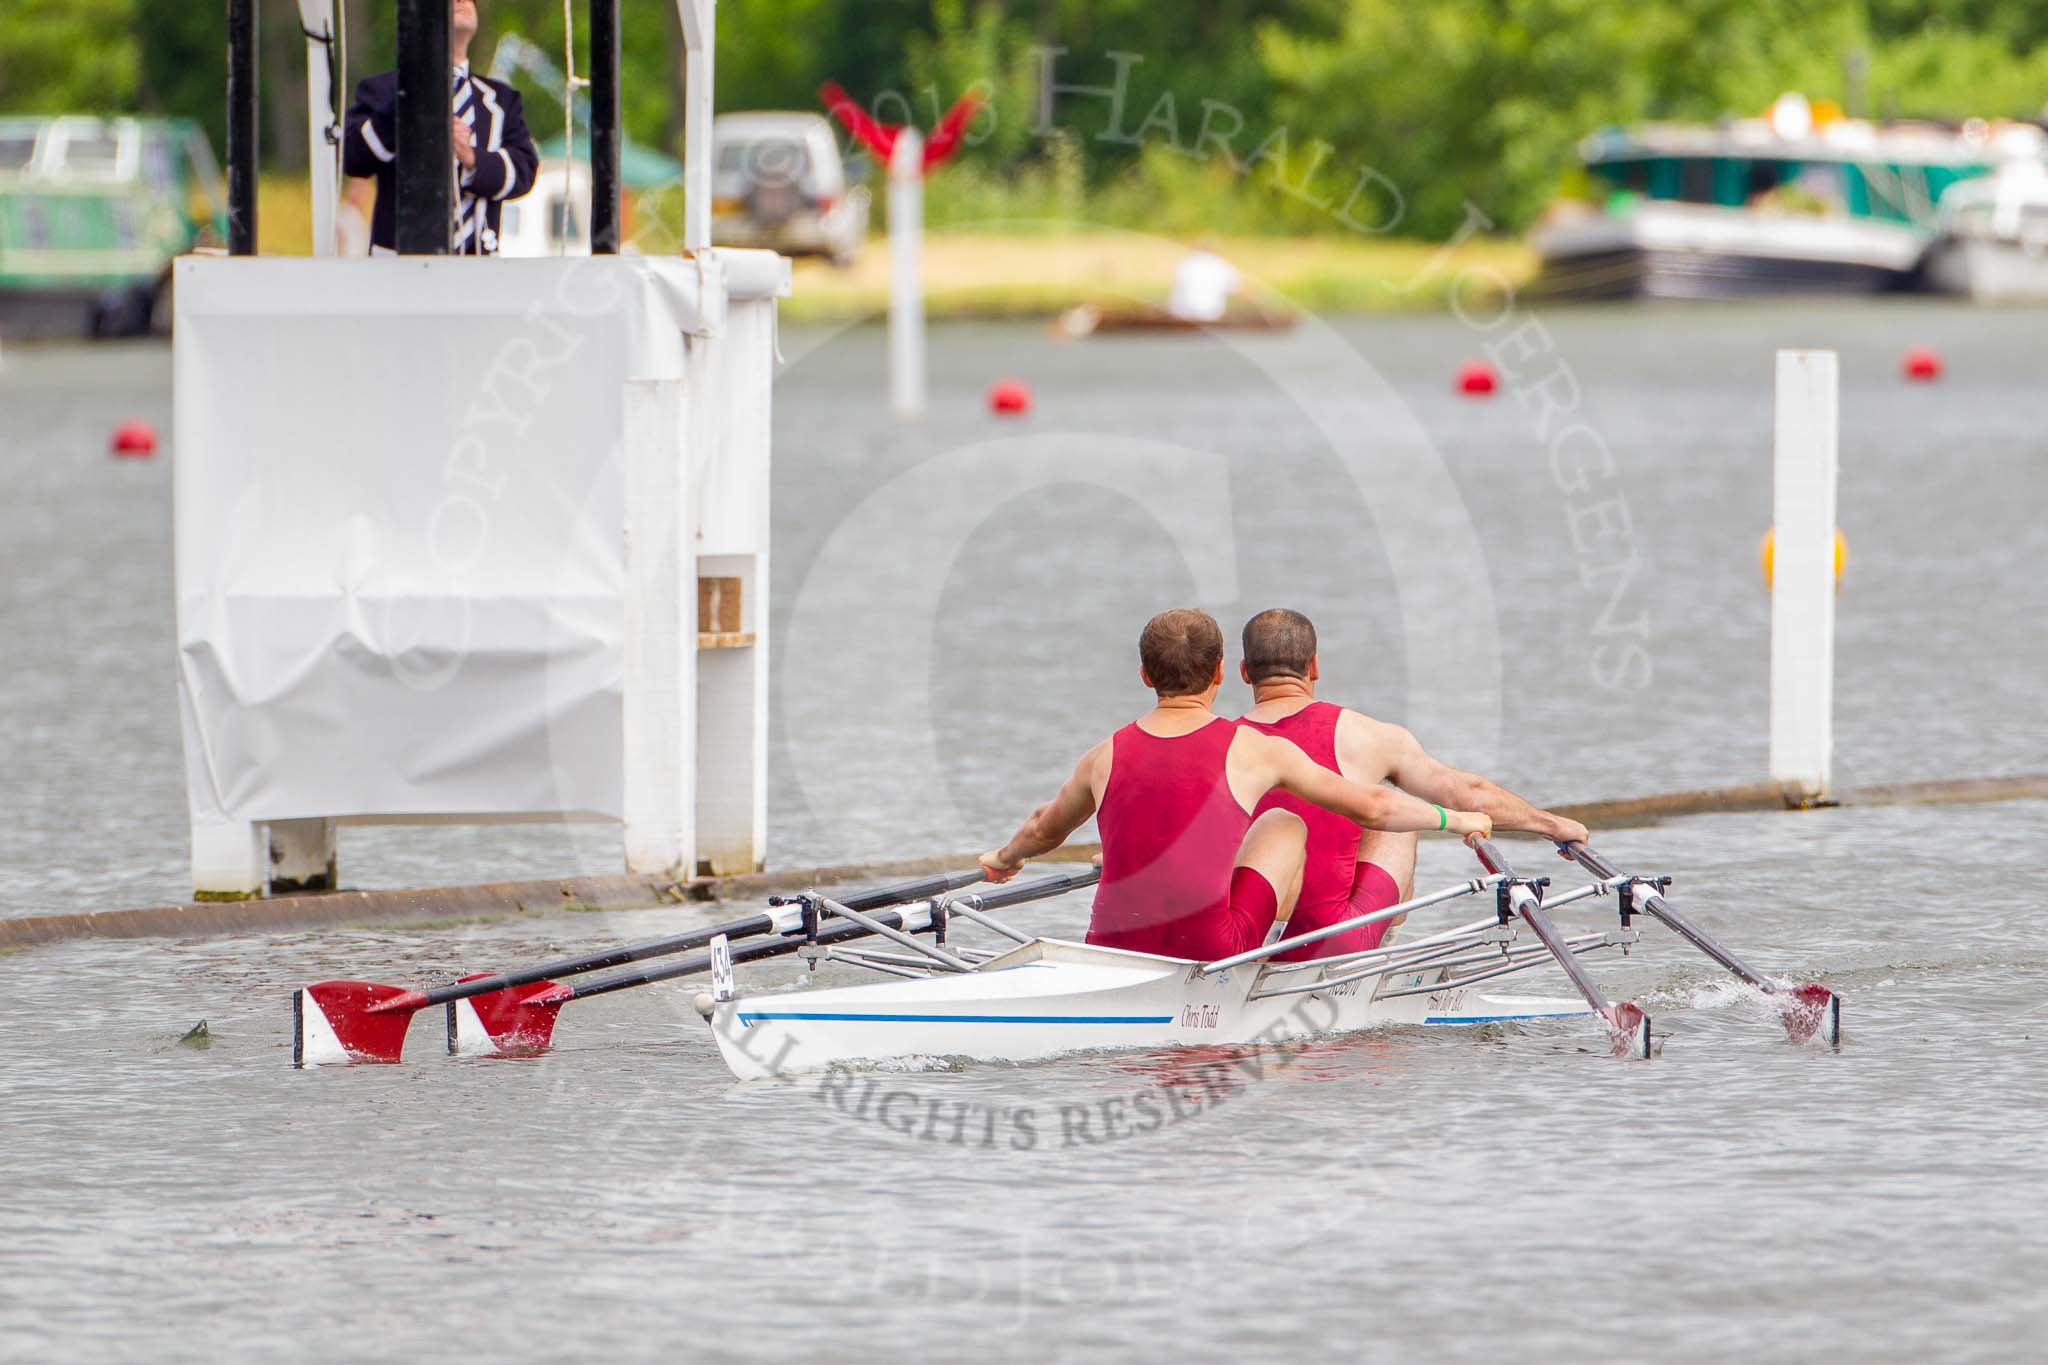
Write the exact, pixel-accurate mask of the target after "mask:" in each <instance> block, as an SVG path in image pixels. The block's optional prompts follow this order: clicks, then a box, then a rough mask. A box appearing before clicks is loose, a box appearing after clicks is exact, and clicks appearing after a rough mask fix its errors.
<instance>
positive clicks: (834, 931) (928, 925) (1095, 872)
mask: <svg viewBox="0 0 2048 1365" xmlns="http://www.w3.org/2000/svg"><path fill="white" fill-rule="evenodd" d="M1101 878H1102V869H1101V868H1098V867H1086V868H1082V869H1080V870H1079V871H1075V872H1066V873H1061V874H1060V875H1058V876H1055V877H1042V878H1040V879H1038V880H1037V881H1032V882H1024V883H1021V884H1018V885H1013V886H1006V887H1004V888H1002V889H1001V890H1000V891H984V892H980V893H978V894H973V895H965V896H953V897H948V898H946V902H945V903H946V905H948V906H950V907H951V908H952V910H953V911H954V912H955V913H959V912H961V911H963V910H964V911H972V912H976V913H979V912H983V911H988V910H1000V909H1002V908H1003V907H1005V906H1010V905H1022V904H1024V903H1026V902H1027V901H1036V900H1046V899H1048V898H1050V897H1053V896H1059V895H1064V894H1065V893H1067V892H1069V891H1078V890H1080V889H1081V888H1083V887H1088V886H1093V885H1094V884H1095V883H1096V882H1097V881H1099V880H1101ZM819 900H820V902H821V903H822V902H823V898H822V897H820V898H819ZM843 904H846V905H848V906H850V907H852V908H853V909H856V910H859V909H861V908H862V907H861V906H859V905H857V904H856V903H855V902H854V901H852V900H848V901H845V902H843ZM943 915H944V910H943V909H942V908H941V904H940V902H939V900H938V899H936V898H935V899H928V900H922V901H916V902H912V903H908V904H902V905H896V906H892V907H890V908H888V909H880V910H873V911H870V912H869V914H868V915H867V918H870V919H872V920H874V921H876V922H879V923H881V924H883V925H886V926H887V927H888V928H890V929H895V930H899V931H901V932H903V933H908V934H918V933H926V932H929V931H930V930H931V929H932V927H933V923H934V916H940V917H943ZM971 917H972V916H965V915H963V918H971ZM874 932H875V931H874V930H873V929H871V928H869V927H867V926H865V925H861V924H853V923H840V924H834V925H832V926H830V927H829V928H824V929H820V930H819V931H818V933H817V935H816V937H815V938H811V937H807V936H805V935H803V934H790V935H788V936H786V937H780V938H771V939H765V940H756V941H755V942H752V943H744V944H741V945H739V946H738V947H735V948H731V949H730V950H729V952H728V958H729V960H730V961H731V962H733V963H735V964H737V963H742V962H760V961H764V960H766V959H768V958H771V957H787V956H789V955H790V954H791V953H796V952H800V951H802V950H803V949H804V948H806V947H808V946H823V947H830V946H831V945H833V944H835V943H845V942H847V941H848V940H850V939H857V938H868V937H871V936H873V934H874ZM716 958H717V949H716V948H715V947H714V948H713V949H712V950H711V951H709V952H703V953H696V954H693V955H691V956H689V957H685V958H678V959H677V960H675V961H673V962H663V963H660V964H658V965H654V966H648V967H634V968H631V969H629V970H627V971H622V972H612V973H609V974H607V975H605V976H600V977H598V978H596V979H595V980H591V981H582V982H576V983H573V984H571V983H565V982H553V981H549V982H543V983H540V984H538V985H535V986H530V987H525V988H521V989H517V990H510V991H499V992H494V993H493V994H491V995H485V996H478V997H477V998H475V999H474V1000H471V1001H469V1002H468V1003H469V1004H470V1005H473V1006H475V1011H474V1013H472V1014H466V1015H463V1016H461V1017H459V1018H458V1017H456V1016H455V1015H454V1012H453V1011H454V1007H452V1006H451V1010H450V1021H449V1034H448V1050H449V1051H451V1052H463V1053H478V1052H481V1053H485V1054H496V1055H499V1056H529V1055H531V1054H533V1053H536V1052H540V1051H543V1050H545V1049H546V1048H547V1046H548V1044H549V1042H550V1041H551V1040H552V1039H553V1037H554V1031H555V1018H556V1015H557V1012H558V1011H559V1010H560V1009H561V1008H562V1006H564V1005H566V1004H568V1003H569V1002H570V1001H571V1000H589V999H591V998H593V997H595V996H600V995H610V994H611V993H612V992H613V991H623V990H631V989H632V988H633V987H636V986H647V985H652V984H653V983H655V982H657V981H670V980H674V979H675V978H676V977H679V976H694V975H696V974H698V973H700V972H707V971H710V970H711V969H712V964H713V963H714V961H715V960H716Z"/></svg>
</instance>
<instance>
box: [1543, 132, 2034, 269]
mask: <svg viewBox="0 0 2048 1365" xmlns="http://www.w3.org/2000/svg"><path fill="white" fill-rule="evenodd" d="M2040 147H2041V130H2040V129H2039V128H2037V127H2034V126H2033V125H2030V124H2009V125H2004V126H1993V125H1989V124H1984V123H1981V122H1974V123H1971V124H1968V125H1965V126H1963V127H1960V128H1951V127H1945V126H1941V125H1937V124H1931V123H1891V124H1877V123H1871V122H1867V121H1864V120H1861V119H1846V118H1841V117H1839V116H1834V115H1832V114H1831V111H1829V110H1828V109H1827V108H1826V107H1825V106H1822V107H1820V109H1819V110H1818V111H1816V109H1815V108H1814V107H1813V106H1809V105H1808V104H1807V102H1806V101H1805V100H1803V99H1800V98H1799V97H1797V96H1787V97H1785V98H1783V99H1781V100H1779V101H1778V103H1777V104H1776V105H1775V106H1773V108H1772V111H1771V115H1770V117H1768V118H1762V119H1739V120H1732V121H1729V122H1726V123H1722V124H1718V125H1687V124H1669V123H1659V124H1648V125H1645V126H1643V127H1640V128H1636V129H1631V130H1628V131H1621V130H1611V131H1607V132H1602V133H1598V134H1595V135H1594V136H1592V137H1590V138H1588V139H1586V141H1585V142H1584V143H1583V144H1582V145H1581V147H1580V156H1581V160H1582V161H1583V162H1584V165H1585V170H1586V173H1587V176H1588V178H1589V180H1590V181H1591V188H1592V190H1593V193H1594V195H1595V196H1597V197H1598V199H1599V201H1600V202H1599V203H1598V204H1597V205H1596V204H1594V203H1588V202H1584V201H1581V202H1578V203H1565V204H1560V205H1558V206H1556V207H1555V208H1554V209H1553V212H1552V214H1551V216H1550V218H1549V220H1548V221H1547V222H1546V223H1545V225H1544V226H1543V227H1542V228H1541V229H1539V230H1538V232H1537V233H1536V234H1535V235H1534V244H1535V246H1536V249H1537V251H1538V253H1539V254H1540V256H1541V259H1542V267H1541V270H1540V273H1539V275H1538V278H1537V283H1536V288H1537V290H1538V291H1539V292H1541V293H1542V294H1544V295H1546V296H1548V297H1553V298H1560V297H1562V298H1631V297H1647V298H1662V299H1701V298H1736V297H1745V296H1757V295H1775V294H1867V293H1875V292H1879V291H1883V290H1892V289H1912V288H1918V287H1921V285H1922V282H1923V275H1922V264H1923V261H1924V259H1925V258H1926V257H1927V255H1928V252H1929V249H1930V247H1931V246H1932V245H1933V244H1934V243H1935V241H1936V240H1937V239H1938V237H1939V236H1940V232H1941V222H1940V214H1939V212H1938V206H1939V205H1940V203H1941V201H1942V199H1943V196H1944V195H1945V194H1946V193H1948V192H1949V191H1950V189H1951V187H1954V186H1957V185H1959V184H1962V183H1963V182H1966V181H1970V180H1973V179H1975V178H1977V177H1981V176H1983V175H1985V174H1986V173H1987V172H1989V171H1991V170H1992V169H1993V167H1994V165H1996V164H1997V163H1998V162H1999V161H2000V160H2001V159H2009V158H2012V157H2015V156H2018V157H2026V156H2032V157H2033V158H2034V159H2036V160H2038V159H2039V158H2040V155H2041V151H2040Z"/></svg>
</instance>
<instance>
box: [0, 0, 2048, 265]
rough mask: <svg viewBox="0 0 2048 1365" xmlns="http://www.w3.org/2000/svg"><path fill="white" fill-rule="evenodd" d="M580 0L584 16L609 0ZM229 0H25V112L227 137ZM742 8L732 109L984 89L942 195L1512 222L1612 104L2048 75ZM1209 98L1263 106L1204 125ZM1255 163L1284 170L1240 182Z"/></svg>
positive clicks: (386, 19) (1886, 42) (1068, 211)
mask: <svg viewBox="0 0 2048 1365" xmlns="http://www.w3.org/2000/svg"><path fill="white" fill-rule="evenodd" d="M261 3H262V7H263V8H262V14H263V21H264V25H265V30H266V32H265V42H264V68H263V70H264V85H265V91H264V111H263V112H264V124H263V137H264V147H265V154H266V157H267V158H268V159H269V160H271V161H272V162H273V163H274V164H275V165H276V166H278V167H279V168H282V169H292V168H295V167H298V166H301V165H303V163H304V156H305V152H304V131H303V129H304V123H303V118H304V114H303V104H304V93H303V92H304V85H303V79H304V76H303V60H302V57H301V55H300V53H301V40H300V36H299V32H298V16H297V7H296V4H295V3H294V0H261ZM342 3H343V7H344V9H345V11H346V14H347V18H348V23H349V42H350V47H349V68H350V76H351V78H352V79H353V78H355V77H359V76H361V75H364V74H367V73H369V72H371V71H375V70H379V69H382V68H385V67H388V66H389V65H390V64H391V62H392V35H391V26H392V18H391V6H390V5H389V4H388V3H387V2H386V0H342ZM572 8H573V9H574V11H575V12H576V13H577V15H578V16H579V22H578V27H579V29H580V27H581V21H580V16H581V14H582V12H583V11H584V9H585V5H584V4H583V0H576V3H575V4H574V5H573V7H572ZM224 9H225V4H224V0H176V2H175V3H172V2H170V0H7V4H6V6H5V9H4V11H0V111H23V110H30V111H63V110H119V109H141V110H151V111H159V112H169V113H182V114H188V115H191V116H193V117H196V118H199V119H200V120H202V121H203V122H204V123H205V124H206V125H207V127H208V130H209V131H210V132H211V133H212V134H213V136H214V138H215V143H216V146H218V145H219V142H220V136H221V127H222V122H223V120H222V111H221V102H222V94H223V73H222V69H221V68H222V62H221V57H220V54H221V52H222V50H223V44H224V37H225V22H224V18H223V14H224ZM718 15H719V54H718V86H719V88H718V103H719V107H720V108H722V109H742V108H800V109H802V108H816V107H817V101H816V96H815V93H814V92H815V90H816V88H817V85H818V83H819V82H820V81H821V80H823V79H825V78H827V77H831V78H836V79H838V80H839V81H841V82H842V83H843V84H844V85H846V87H847V88H848V89H849V90H850V91H851V92H852V93H853V94H854V95H855V96H856V97H857V98H860V99H863V100H866V101H869V102H870V104H871V107H872V108H873V109H874V110H875V112H876V113H877V115H878V116H879V117H881V118H883V119H885V120H887V121H892V122H893V121H901V120H903V119H905V118H912V119H915V120H916V121H917V122H918V123H920V124H927V125H928V124H929V123H931V122H932V120H933V119H934V118H935V117H936V116H937V113H938V111H939V110H941V109H943V108H944V107H945V106H947V105H949V104H951V103H952V101H953V100H954V99H956V98H957V97H958V96H959V95H960V94H961V93H962V92H963V91H965V90H967V89H969V88H974V89H976V90H977V91H978V92H980V93H982V94H983V95H984V96H985V97H986V98H987V99H988V100H989V102H990V112H989V113H988V114H986V115H984V116H983V118H982V119H981V120H980V121H979V122H978V124H977V125H976V129H975V135H974V138H973V145H972V146H970V147H969V148H968V149H967V151H966V152H965V153H964V155H963V158H962V164H961V165H960V166H958V167H956V168H954V169H951V170H949V171H948V173H947V174H946V175H945V176H943V177H940V178H939V179H938V180H937V181H935V182H934V187H933V196H932V203H931V206H930V207H931V212H932V213H933V215H934V218H935V221H938V222H944V221H947V220H948V218H953V219H956V220H957V219H960V218H969V217H980V218H987V217H1000V216H1005V215H1006V214H1009V215H1023V216H1035V217H1047V216H1050V217H1061V216H1087V217H1089V218H1091V219H1093V220H1095V221H1109V222H1120V221H1123V220H1125V219H1126V218H1128V219H1130V220H1131V221H1132V222H1133V224H1134V225H1136V224H1142V225H1144V226H1147V227H1153V228H1164V229H1167V230H1192V229H1193V228H1196V227H1201V226H1215V227H1219V228H1223V229H1226V230H1237V231H1244V230H1259V229H1291V230H1305V229H1310V230H1312V229H1315V228H1318V227H1330V226H1332V224H1333V215H1334V214H1335V213H1336V211H1337V210H1338V209H1339V208H1340V207H1344V206H1347V205H1348V211H1349V215H1350V216H1351V217H1352V218H1353V219H1354V220H1355V221H1357V222H1365V223H1370V224H1373V225H1374V226H1384V225H1387V224H1389V223H1395V227H1394V230H1396V231H1399V232H1401V233H1403V234H1421V235H1437V236H1441V235H1443V234H1445V233H1447V232H1450V231H1452V230H1453V229H1455V227H1456V226H1457V225H1458V224H1459V223H1460V222H1461V221H1463V219H1464V215H1465V204H1466V203H1467V201H1471V202H1474V203H1477V204H1478V205H1480V206H1481V207H1482V208H1483V209H1484V211H1485V212H1486V213H1487V214H1488V215H1489V217H1490V218H1491V219H1492V220H1493V221H1494V222H1496V223H1497V224H1499V225H1500V226H1501V227H1503V228H1507V229H1514V228H1518V227H1521V226H1523V225H1525V224H1527V223H1528V222H1529V221H1530V219H1531V218H1532V217H1533V216H1534V215H1535V214H1536V213H1538V212H1539V211H1540V210H1541V208H1542V206H1543V204H1544V203H1545V202H1546V201H1547V200H1548V199H1549V198H1550V196H1551V195H1552V194H1553V193H1554V192H1555V190H1556V187H1557V185H1558V181H1559V176H1560V174H1561V173H1562V172H1563V171H1564V170H1565V169H1566V168H1567V167H1568V166H1569V164H1570V161H1571V153H1572V148H1573V146H1574V144H1575V143H1576V142H1577V141H1578V139H1579V138H1580V137H1582V136H1583V135H1584V134H1586V133H1587V132H1589V131H1591V130H1593V129H1595V128H1598V127H1601V126H1603V125H1608V124H1617V123H1628V122H1631V121H1634V120H1638V119H1642V118H1648V117H1669V118H1687V119H1711V118H1715V117H1719V116H1721V115H1724V114H1727V113H1731V112H1733V113H1754V112H1758V111H1760V110H1762V109H1763V108H1764V107H1765V106H1767V105H1768V104H1769V102H1770V101H1771V99H1772V98H1773V97H1774V96H1775V95H1777V94H1778V93H1779V92H1780V91H1783V90H1788V89H1797V90H1802V91H1804V92H1805V93H1806V94H1808V95H1809V96H1811V97H1814V98H1827V99H1831V100H1834V101H1835V102H1837V103H1839V104H1842V105H1843V106H1845V107H1846V108H1848V109H1849V111H1850V112H1851V113H1867V114H1871V115H1885V116H1911V115H1924V116H1931V117H1946V118H1956V117H1962V116H1965V115H1971V114H1982V115H1987V116H1998V115H2005V116H2022V117H2033V116H2037V115H2039V114H2040V112H2041V110H2042V107H2043V104H2044V102H2048V0H1635V3H1630V4H1625V5H1622V4H1615V3H1613V0H1449V2H1447V3H1432V4H1425V3H1418V0H1204V3H1202V4H1199V5H1196V4H1184V3H1166V2H1165V0H861V2H860V3H858V4H853V3H848V0H722V3H720V5H719V7H718ZM483 17H484V25H485V27H484V33H483V36H482V38H481V39H480V41H479V44H478V46H477V49H476V51H475V53H474V54H473V55H474V57H475V58H476V59H477V61H478V62H479V64H480V65H483V66H486V67H487V66H488V64H489V61H490V56H491V53H492V51H493V49H494V47H495V39H496V37H497V35H499V34H501V33H505V32H517V33H519V34H521V35H523V36H524V37H526V38H528V39H530V40H532V41H533V42H535V43H537V44H538V45H539V46H540V47H541V48H542V49H543V50H544V51H546V52H548V53H549V54H550V55H551V56H552V57H553V59H554V61H555V63H556V64H557V65H560V64H561V61H562V57H561V53H562V50H563V31H562V5H561V3H560V0H484V4H483ZM623 18H624V23H625V29H626V31H625V34H624V51H625V61H626V67H627V70H626V82H625V93H624V101H625V108H624V115H625V122H626V128H627V132H628V134H629V136H631V137H632V138H634V139H635V140H636V141H640V142H643V143H646V144H648V145H651V146H657V147H663V148H666V149H673V148H675V146H676V144H677V140H678V138H679V136H680V133H681V128H680V125H679V119H680V111H681V101H680V99H679V98H678V96H679V94H680V89H679V87H680V80H681V78H680V75H679V67H680V62H681V49H682V36H681V31H680V27H679V25H678V24H677V23H676V21H675V17H674V7H673V5H672V4H671V3H669V0H624V4H623ZM586 40H587V35H583V34H580V33H579V44H578V49H577V57H576V61H577V65H578V67H579V69H581V68H582V67H583V66H584V64H585V63H586V62H587V41H586ZM1049 47H1050V48H1062V49H1065V52H1064V53H1063V54H1061V55H1059V56H1057V57H1056V58H1055V59H1053V64H1052V70H1053V72H1054V79H1055V80H1056V81H1058V82H1060V83H1062V84H1069V85H1103V84H1108V83H1110V82H1112V81H1113V80H1114V79H1115V78H1116V75H1117V71H1118V64H1117V61H1118V59H1116V58H1114V57H1112V55H1111V54H1112V53H1116V52H1123V53H1131V54H1136V57H1135V59H1126V62H1127V70H1128V75H1127V77H1126V87H1125V101H1124V105H1123V107H1122V109H1121V110H1117V109H1115V108H1114V107H1113V104H1112V101H1111V100H1110V99H1108V98H1106V97H1101V96H1088V95H1079V94H1067V95H1063V96H1060V97H1059V98H1057V99H1056V100H1055V101H1054V102H1053V105H1052V108H1053V120H1052V124H1053V126H1052V127H1051V129H1050V131H1048V129H1047V128H1046V126H1044V125H1043V124H1042V123H1041V119H1040V111H1041V107H1042V104H1041V101H1042V99H1043V97H1044V91H1043V89H1042V86H1043V85H1044V82H1045V74H1046V70H1047V67H1046V62H1045V59H1044V58H1043V57H1042V50H1043V49H1045V48H1049ZM522 85H523V86H524V87H525V89H526V92H527V108H528V114H529V120H530V122H531V123H532V124H533V126H534V128H535V130H536V133H537V134H538V135H539V136H542V137H547V136H550V135H552V134H554V133H556V132H558V131H559V130H560V127H561V121H562V115H561V109H560V102H559V98H558V97H557V96H556V95H553V94H550V93H549V92H547V91H544V90H541V89H537V88H535V85H534V82H533V81H532V80H531V79H530V78H523V79H522ZM1118 118H1120V119H1121V124H1120V125H1119V124H1118V123H1117V122H1116V120H1117V119H1118ZM1205 118H1206V119H1207V120H1208V122H1207V124H1206V126H1207V128H1208V130H1209V131H1210V132H1212V133H1219V132H1220V131H1222V130H1227V129H1229V128H1230V127H1232V126H1233V125H1235V126H1236V127H1237V129H1238V131H1237V133H1236V134H1235V136H1234V137H1231V138H1222V137H1220V136H1219V137H1215V138H1212V139H1211V140H1209V141H1208V142H1206V143H1204V144H1203V145H1201V146H1197V145H1196V144H1197V143H1198V141H1200V140H1201V134H1202V132H1203V130H1204V127H1205V123H1204V120H1205ZM1368 171H1369V172H1370V174H1368V173H1367V172H1368ZM1232 185H1237V186H1239V187H1241V188H1244V189H1247V190H1251V191H1258V192H1251V193H1243V194H1232V195H1219V194H1218V193H1216V191H1217V190H1218V189H1221V188H1227V187H1230V186H1232ZM1396 219H1398V222H1396V221H1395V220H1396Z"/></svg>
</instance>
